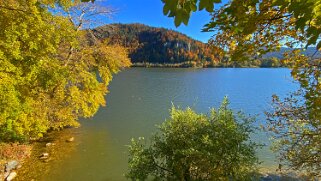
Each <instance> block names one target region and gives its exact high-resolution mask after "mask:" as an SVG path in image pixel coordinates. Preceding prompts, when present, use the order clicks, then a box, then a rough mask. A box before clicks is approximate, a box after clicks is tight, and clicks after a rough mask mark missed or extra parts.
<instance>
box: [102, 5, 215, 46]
mask: <svg viewBox="0 0 321 181" xmlns="http://www.w3.org/2000/svg"><path fill="white" fill-rule="evenodd" d="M103 5H107V6H111V7H113V8H114V9H117V10H118V12H117V14H115V15H114V16H113V17H112V19H110V20H106V23H142V24H146V25H149V26H155V27H164V28H168V29H172V30H176V31H179V32H182V33H184V34H186V35H188V36H190V37H192V38H194V39H197V40H200V41H202V42H207V41H208V39H209V38H210V37H211V35H212V34H213V33H204V32H201V29H202V27H203V25H204V24H206V23H208V22H209V20H210V16H209V13H208V12H205V11H202V12H197V13H193V14H192V16H191V19H190V22H189V25H188V26H185V25H181V26H180V27H178V28H176V27H175V25H174V20H173V19H172V18H168V17H166V16H164V15H163V3H162V2H161V0H104V1H103Z"/></svg>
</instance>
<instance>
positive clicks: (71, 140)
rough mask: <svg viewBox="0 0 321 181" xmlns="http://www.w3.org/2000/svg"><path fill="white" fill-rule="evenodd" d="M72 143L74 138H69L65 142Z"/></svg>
mask: <svg viewBox="0 0 321 181" xmlns="http://www.w3.org/2000/svg"><path fill="white" fill-rule="evenodd" d="M73 141H75V138H74V137H71V138H69V139H68V140H67V142H73Z"/></svg>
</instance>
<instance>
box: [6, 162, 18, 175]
mask: <svg viewBox="0 0 321 181" xmlns="http://www.w3.org/2000/svg"><path fill="white" fill-rule="evenodd" d="M18 165H19V162H18V161H17V160H12V161H10V162H8V163H7V164H6V172H10V171H11V170H15V169H16V168H17V166H18Z"/></svg>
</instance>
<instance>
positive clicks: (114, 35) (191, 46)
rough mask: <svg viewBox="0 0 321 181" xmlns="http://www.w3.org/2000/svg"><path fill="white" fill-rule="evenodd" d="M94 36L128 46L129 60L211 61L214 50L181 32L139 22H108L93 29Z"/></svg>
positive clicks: (199, 63)
mask: <svg viewBox="0 0 321 181" xmlns="http://www.w3.org/2000/svg"><path fill="white" fill-rule="evenodd" d="M93 33H94V35H95V36H96V37H97V38H98V39H103V40H104V39H108V40H109V41H108V42H109V43H111V44H120V45H122V46H125V47H127V48H128V49H129V53H130V54H129V56H130V58H131V61H132V63H136V64H137V63H138V64H139V63H153V64H181V65H182V64H183V65H186V66H206V65H211V64H215V62H217V61H218V60H217V59H216V58H215V52H214V50H213V49H211V48H210V47H209V46H208V45H207V44H205V43H202V42H200V41H197V40H194V39H192V38H190V37H188V36H186V35H184V34H182V33H179V32H176V31H173V30H168V29H165V28H155V27H150V26H146V25H143V24H109V25H105V26H102V27H98V28H96V29H94V30H93Z"/></svg>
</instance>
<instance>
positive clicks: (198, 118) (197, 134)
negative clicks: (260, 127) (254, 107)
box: [126, 98, 259, 180]
mask: <svg viewBox="0 0 321 181" xmlns="http://www.w3.org/2000/svg"><path fill="white" fill-rule="evenodd" d="M228 105H229V103H228V100H227V98H225V99H224V101H223V103H222V105H221V106H220V108H219V109H212V110H211V112H210V114H209V115H204V114H197V113H196V112H194V111H193V110H192V109H190V108H187V109H186V110H180V109H177V108H175V107H172V109H171V118H170V119H169V120H167V121H165V122H164V123H163V124H162V125H161V126H159V132H158V133H156V134H155V135H154V136H153V137H152V138H151V140H150V143H149V144H147V142H146V141H145V140H144V138H139V139H138V140H134V139H132V142H131V145H130V146H129V156H130V158H129V171H128V173H127V174H126V176H127V178H129V179H132V180H146V179H147V178H154V179H155V180H213V179H215V180H229V179H232V180H234V179H235V180H248V179H250V177H252V176H253V175H252V173H254V171H255V169H256V165H257V164H258V159H257V157H256V153H255V150H256V148H257V147H258V146H259V145H258V144H256V143H254V142H252V141H251V140H250V135H251V133H253V132H254V130H255V129H254V128H253V126H252V123H253V121H254V120H255V119H254V118H252V117H246V116H244V114H243V113H238V114H234V113H233V111H232V110H231V109H229V108H228Z"/></svg>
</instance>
